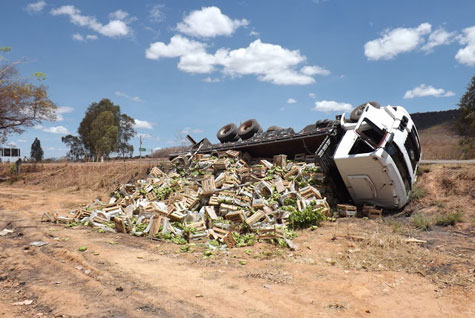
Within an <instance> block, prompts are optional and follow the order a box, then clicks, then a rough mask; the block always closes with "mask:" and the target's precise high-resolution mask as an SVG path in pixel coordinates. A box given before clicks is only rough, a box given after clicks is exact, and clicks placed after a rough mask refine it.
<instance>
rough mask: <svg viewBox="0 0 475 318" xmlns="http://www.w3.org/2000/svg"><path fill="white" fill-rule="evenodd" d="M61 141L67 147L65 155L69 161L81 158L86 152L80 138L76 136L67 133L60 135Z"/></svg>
mask: <svg viewBox="0 0 475 318" xmlns="http://www.w3.org/2000/svg"><path fill="white" fill-rule="evenodd" d="M61 141H62V142H63V143H65V144H66V146H68V147H69V151H68V153H67V154H66V157H67V158H68V159H69V160H71V161H79V160H82V159H83V158H84V156H85V154H86V152H85V150H84V146H83V144H82V142H81V139H79V137H77V136H73V135H67V136H64V137H61Z"/></svg>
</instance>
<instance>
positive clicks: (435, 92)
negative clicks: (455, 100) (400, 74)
mask: <svg viewBox="0 0 475 318" xmlns="http://www.w3.org/2000/svg"><path fill="white" fill-rule="evenodd" d="M454 95H455V93H454V92H452V91H445V89H443V88H434V87H433V86H431V85H429V86H427V85H425V84H421V85H419V86H417V87H416V88H414V89H411V90H408V91H407V92H406V93H405V94H404V98H405V99H411V98H415V97H425V96H433V97H450V96H454Z"/></svg>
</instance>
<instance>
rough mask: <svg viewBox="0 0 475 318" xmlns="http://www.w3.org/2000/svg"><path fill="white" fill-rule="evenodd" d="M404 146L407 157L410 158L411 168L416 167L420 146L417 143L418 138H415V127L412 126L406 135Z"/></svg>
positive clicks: (419, 155)
mask: <svg viewBox="0 0 475 318" xmlns="http://www.w3.org/2000/svg"><path fill="white" fill-rule="evenodd" d="M404 147H405V148H406V151H407V153H408V155H409V159H410V160H411V165H412V170H413V171H414V170H415V169H416V165H417V163H418V162H419V159H420V157H421V146H420V144H419V139H418V138H417V133H416V129H415V128H414V127H413V128H412V129H411V132H410V133H409V134H408V135H407V139H406V142H405V143H404Z"/></svg>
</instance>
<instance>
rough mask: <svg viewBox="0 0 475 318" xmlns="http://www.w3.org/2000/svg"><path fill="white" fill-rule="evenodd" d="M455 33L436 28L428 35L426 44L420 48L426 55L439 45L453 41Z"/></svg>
mask: <svg viewBox="0 0 475 318" xmlns="http://www.w3.org/2000/svg"><path fill="white" fill-rule="evenodd" d="M455 36H456V33H455V32H450V33H449V32H447V31H445V30H444V29H443V28H438V29H437V30H435V31H434V32H432V33H431V34H430V35H429V39H428V41H427V43H426V44H425V45H424V46H423V47H422V48H421V49H422V50H423V51H426V52H427V53H430V52H432V50H433V49H434V48H435V47H437V46H440V45H448V44H450V43H452V42H453V41H454V40H455Z"/></svg>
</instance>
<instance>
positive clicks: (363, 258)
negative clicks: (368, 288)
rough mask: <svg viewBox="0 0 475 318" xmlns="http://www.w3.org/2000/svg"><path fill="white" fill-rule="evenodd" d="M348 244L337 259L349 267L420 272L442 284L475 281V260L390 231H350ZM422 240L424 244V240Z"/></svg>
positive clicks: (464, 283) (347, 237) (455, 284)
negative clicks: (353, 233)
mask: <svg viewBox="0 0 475 318" xmlns="http://www.w3.org/2000/svg"><path fill="white" fill-rule="evenodd" d="M345 238H346V240H347V242H348V243H349V244H348V247H349V248H347V249H346V250H345V251H343V252H339V253H338V254H337V255H336V257H335V260H336V262H337V264H339V265H341V266H343V267H344V268H347V269H353V270H365V271H388V270H389V271H396V272H405V273H409V274H418V275H421V276H423V277H426V278H427V279H429V280H431V281H432V282H433V283H435V284H437V285H438V286H439V287H449V286H463V287H471V286H473V284H475V275H474V273H473V271H474V269H475V264H467V263H463V262H461V261H460V260H459V259H458V258H457V257H452V256H448V255H446V254H444V253H441V252H438V251H437V250H429V249H428V248H426V246H425V244H424V243H422V242H419V241H418V240H414V239H411V238H407V237H404V236H401V235H397V234H393V233H388V231H381V232H376V233H373V234H366V233H363V234H359V235H347V236H346V237H345ZM421 243H422V244H421Z"/></svg>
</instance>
